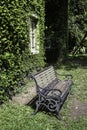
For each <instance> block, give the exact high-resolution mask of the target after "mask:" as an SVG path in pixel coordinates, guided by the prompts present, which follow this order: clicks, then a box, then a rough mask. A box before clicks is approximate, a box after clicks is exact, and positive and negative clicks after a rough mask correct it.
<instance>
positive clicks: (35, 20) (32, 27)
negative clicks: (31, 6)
mask: <svg viewBox="0 0 87 130" xmlns="http://www.w3.org/2000/svg"><path fill="white" fill-rule="evenodd" d="M29 22H30V50H31V52H32V53H33V54H38V53H39V50H37V39H36V37H37V33H36V32H37V23H38V18H37V16H36V15H35V14H33V15H31V16H30V20H29Z"/></svg>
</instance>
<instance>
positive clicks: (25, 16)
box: [0, 0, 44, 103]
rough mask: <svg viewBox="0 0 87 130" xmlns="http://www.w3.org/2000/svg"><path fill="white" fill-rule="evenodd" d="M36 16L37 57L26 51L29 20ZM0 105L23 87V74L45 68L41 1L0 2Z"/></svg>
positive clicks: (42, 4) (42, 5)
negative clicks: (38, 42)
mask: <svg viewBox="0 0 87 130" xmlns="http://www.w3.org/2000/svg"><path fill="white" fill-rule="evenodd" d="M31 14H36V15H37V16H38V23H39V29H40V37H39V41H40V53H39V54H38V55H32V54H31V52H30V49H29V41H30V39H29V17H30V15H31ZM0 23H1V26H0V103H1V102H3V100H5V99H6V98H7V97H8V95H11V94H12V92H13V91H16V87H18V86H21V85H22V84H23V78H24V76H25V75H26V73H30V71H32V70H33V69H34V68H40V67H42V66H43V65H44V60H43V59H44V57H43V55H44V51H43V38H44V1H43V0H39V1H38V0H32V1H31V0H21V1H20V0H3V1H1V2H0Z"/></svg>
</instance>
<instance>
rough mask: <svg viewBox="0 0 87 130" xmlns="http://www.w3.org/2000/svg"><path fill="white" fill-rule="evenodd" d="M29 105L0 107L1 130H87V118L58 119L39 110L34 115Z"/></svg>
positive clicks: (11, 104)
mask: <svg viewBox="0 0 87 130" xmlns="http://www.w3.org/2000/svg"><path fill="white" fill-rule="evenodd" d="M32 112H33V110H32V109H31V108H30V107H27V106H19V105H17V104H13V103H7V104H4V105H3V106H1V108H0V130H67V129H69V130H86V128H87V125H86V122H87V118H86V117H81V118H79V119H77V120H69V119H67V120H63V121H58V120H57V119H56V118H55V117H54V116H52V115H48V114H47V113H45V112H39V113H38V114H37V115H35V116H33V115H31V113H32Z"/></svg>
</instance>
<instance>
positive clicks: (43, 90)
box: [39, 89, 62, 98]
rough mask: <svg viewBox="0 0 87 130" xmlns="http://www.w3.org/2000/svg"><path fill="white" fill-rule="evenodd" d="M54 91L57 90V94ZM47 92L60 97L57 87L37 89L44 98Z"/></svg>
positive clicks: (60, 93)
mask: <svg viewBox="0 0 87 130" xmlns="http://www.w3.org/2000/svg"><path fill="white" fill-rule="evenodd" d="M45 92H46V93H45ZM55 92H58V94H56V93H55ZM49 93H51V95H52V96H54V97H56V96H59V97H60V96H61V95H62V92H61V90H59V89H42V91H39V94H41V95H42V96H43V97H44V98H47V97H48V95H49Z"/></svg>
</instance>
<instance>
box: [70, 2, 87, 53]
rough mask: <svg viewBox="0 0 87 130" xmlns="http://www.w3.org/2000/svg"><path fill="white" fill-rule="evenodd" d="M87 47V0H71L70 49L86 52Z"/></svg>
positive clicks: (75, 51) (76, 51)
mask: <svg viewBox="0 0 87 130" xmlns="http://www.w3.org/2000/svg"><path fill="white" fill-rule="evenodd" d="M85 49H87V1H86V0H78V1H77V0H70V3H69V50H70V51H72V50H74V51H73V53H78V52H82V53H85Z"/></svg>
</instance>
